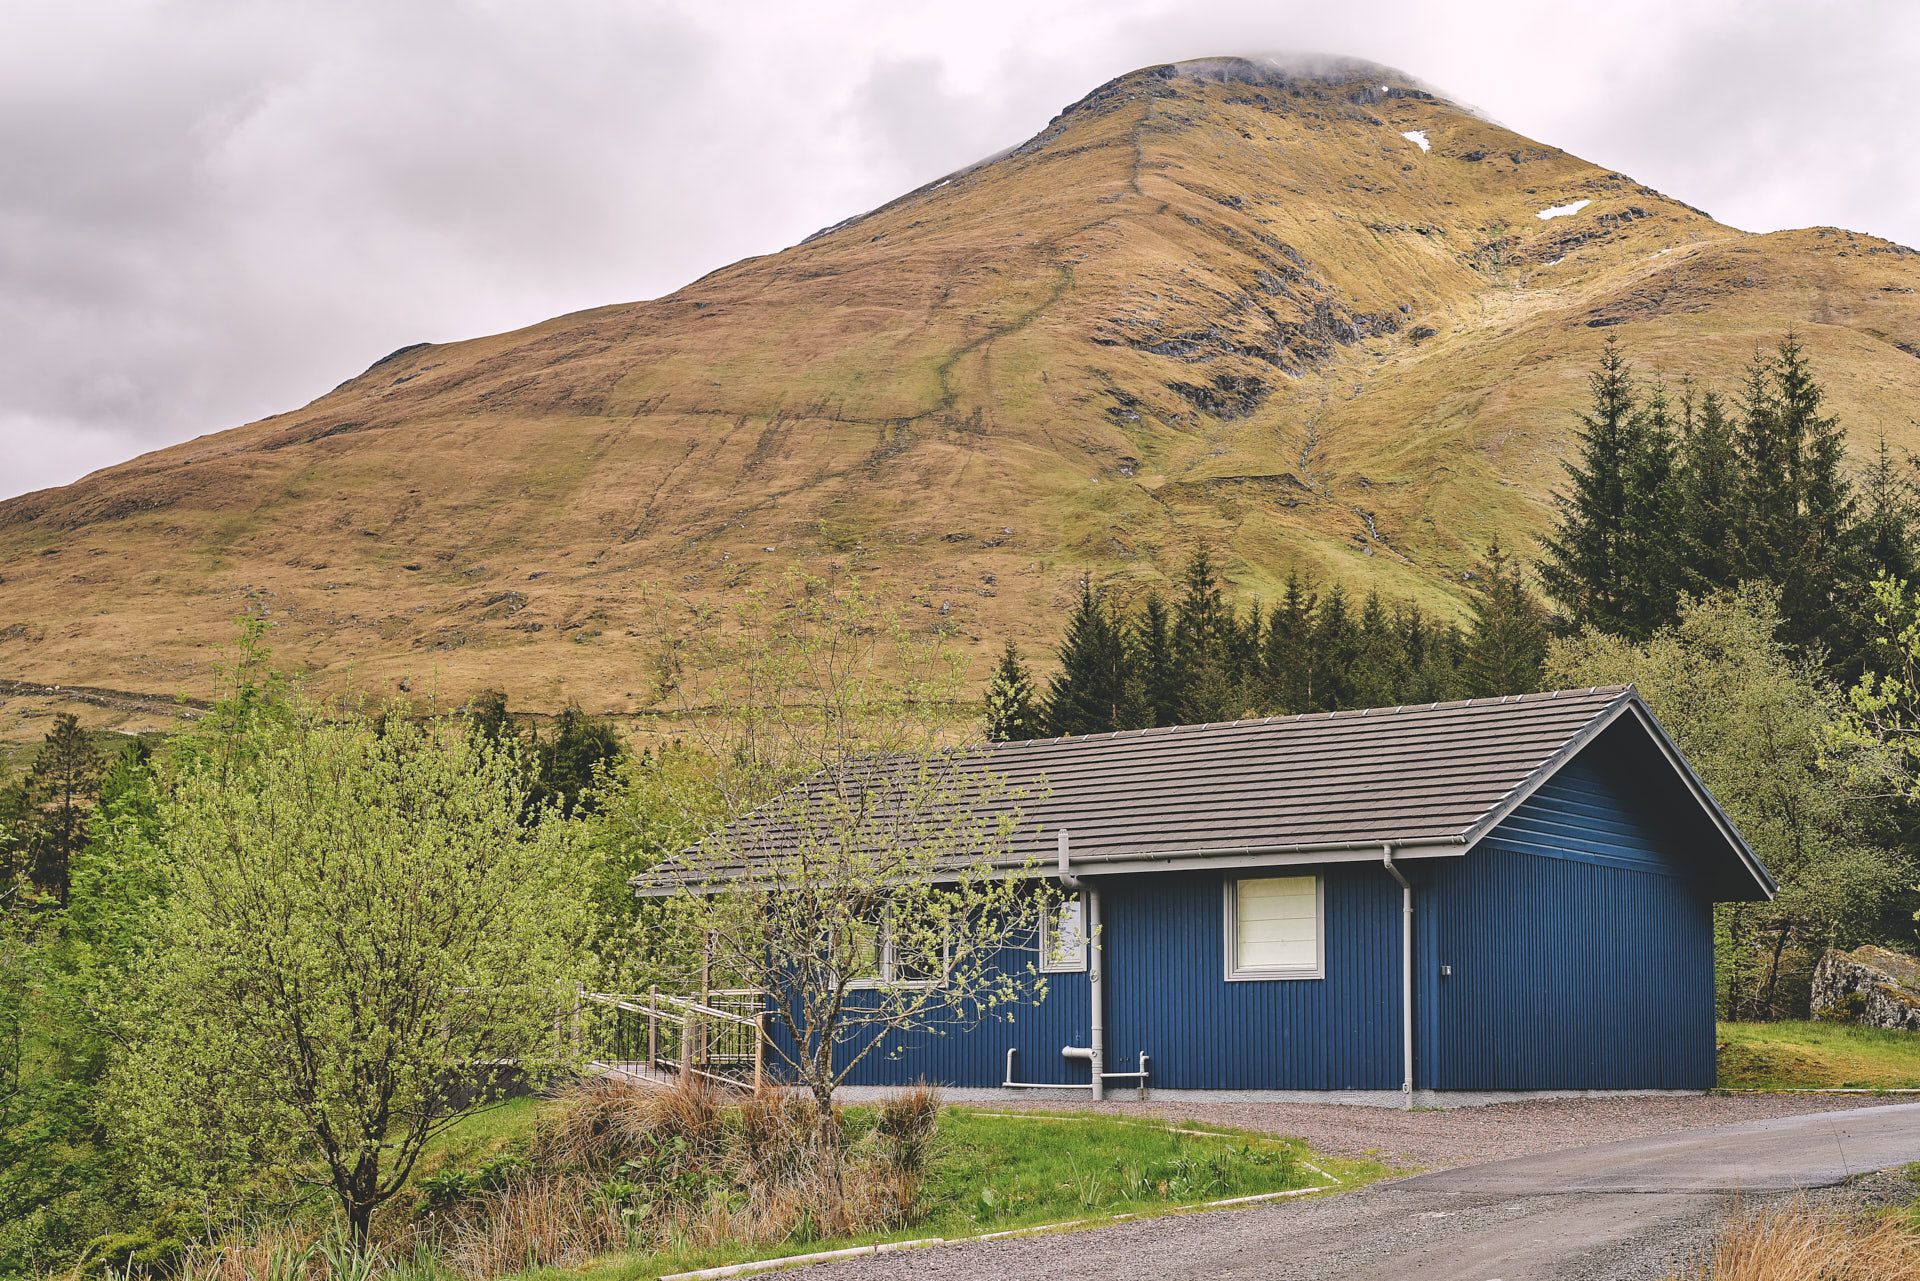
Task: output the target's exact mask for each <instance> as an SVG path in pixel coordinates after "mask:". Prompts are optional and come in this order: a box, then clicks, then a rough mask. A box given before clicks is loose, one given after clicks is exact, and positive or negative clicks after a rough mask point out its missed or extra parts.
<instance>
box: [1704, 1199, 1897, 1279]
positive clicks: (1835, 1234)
mask: <svg viewBox="0 0 1920 1281" xmlns="http://www.w3.org/2000/svg"><path fill="white" fill-rule="evenodd" d="M1674 1281H1920V1235H1916V1234H1915V1233H1914V1232H1913V1231H1912V1229H1911V1228H1910V1227H1908V1226H1907V1225H1906V1224H1904V1223H1902V1222H1901V1221H1900V1220H1898V1219H1892V1218H1868V1217H1864V1216H1858V1215H1836V1214H1823V1213H1819V1212H1816V1211H1814V1210H1810V1209H1808V1208H1807V1206H1806V1205H1804V1204H1795V1205H1791V1206H1788V1207H1787V1208H1785V1209H1780V1210H1774V1211H1770V1212H1764V1213H1760V1214H1753V1215H1747V1216H1745V1217H1742V1218H1740V1219H1737V1220H1736V1221H1735V1222H1734V1223H1732V1224H1731V1225H1729V1226H1728V1228H1727V1229H1726V1231H1725V1232H1723V1233H1722V1234H1721V1236H1720V1239H1719V1241H1718V1242H1717V1243H1716V1244H1715V1246H1714V1251H1713V1257H1712V1258H1711V1259H1710V1260H1708V1261H1707V1262H1706V1263H1703V1264H1701V1265H1700V1266H1699V1267H1698V1268H1697V1269H1695V1270H1694V1271H1692V1272H1688V1273H1684V1274H1676V1275H1675V1277H1674Z"/></svg>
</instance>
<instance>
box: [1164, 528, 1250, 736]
mask: <svg viewBox="0 0 1920 1281" xmlns="http://www.w3.org/2000/svg"><path fill="white" fill-rule="evenodd" d="M1185 578H1186V585H1185V590H1184V591H1183V592H1182V593H1181V596H1180V600H1179V601H1178V602H1177V603H1176V604H1175V606H1174V611H1173V656H1174V669H1175V671H1176V672H1177V674H1178V675H1177V681H1178V686H1179V696H1180V707H1179V720H1180V721H1182V722H1184V723H1187V724H1199V723H1203V722H1207V721H1216V720H1226V719H1229V718H1231V717H1233V716H1235V715H1237V714H1238V709H1237V708H1236V707H1235V706H1234V704H1235V703H1236V701H1238V700H1237V691H1236V690H1235V689H1234V680H1233V674H1232V671H1231V670H1230V662H1231V659H1230V655H1229V652H1228V646H1229V638H1230V636H1231V633H1232V631H1233V627H1234V618H1233V611H1232V610H1231V609H1229V608H1228V606H1227V599H1226V592H1225V590H1224V588H1223V587H1222V586H1221V583H1220V575H1219V572H1218V571H1217V570H1216V569H1215V568H1214V564H1213V556H1212V554H1211V553H1209V552H1208V550H1207V549H1206V548H1205V547H1204V546H1202V547H1199V548H1196V549H1195V550H1194V553H1193V555H1192V556H1191V557H1190V558H1189V559H1188V561H1187V568H1186V575H1185Z"/></svg>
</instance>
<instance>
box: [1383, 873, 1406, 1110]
mask: <svg viewBox="0 0 1920 1281" xmlns="http://www.w3.org/2000/svg"><path fill="white" fill-rule="evenodd" d="M1380 856H1381V860H1382V862H1383V864H1384V865H1385V867H1386V869H1387V875H1389V876H1391V877H1393V879H1394V880H1396V881H1398V882H1400V912H1401V922H1400V1058H1401V1076H1400V1092H1401V1093H1402V1094H1404V1095H1405V1096H1406V1106H1407V1107H1409V1108H1411V1107H1412V1106H1413V885H1412V884H1411V883H1410V882H1409V881H1408V880H1407V878H1406V877H1405V876H1403V875H1401V872H1400V869H1399V868H1397V867H1395V866H1394V865H1393V846H1392V845H1391V844H1387V845H1382V846H1381V847H1380Z"/></svg>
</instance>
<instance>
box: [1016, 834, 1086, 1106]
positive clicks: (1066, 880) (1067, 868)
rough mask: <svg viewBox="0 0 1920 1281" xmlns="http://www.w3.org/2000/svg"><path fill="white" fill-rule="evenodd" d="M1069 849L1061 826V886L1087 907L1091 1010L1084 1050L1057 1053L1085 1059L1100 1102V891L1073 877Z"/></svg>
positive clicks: (1084, 923) (1077, 1049) (1083, 926)
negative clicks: (1083, 897) (1080, 897)
mask: <svg viewBox="0 0 1920 1281" xmlns="http://www.w3.org/2000/svg"><path fill="white" fill-rule="evenodd" d="M1071 848H1072V841H1071V838H1069V837H1068V835H1067V829H1066V828H1064V827H1063V828H1061V829H1060V840H1059V846H1058V849H1059V858H1060V884H1061V885H1063V886H1065V887H1066V888H1067V889H1069V890H1077V891H1079V892H1080V893H1081V894H1083V895H1084V896H1085V904H1086V915H1085V919H1083V920H1082V921H1081V922H1080V927H1081V929H1082V930H1084V931H1085V932H1086V936H1087V1002H1088V1005H1089V1007H1090V1008H1089V1010H1088V1019H1087V1040H1088V1042H1089V1044H1088V1045H1087V1046H1086V1048H1085V1049H1084V1050H1083V1049H1080V1048H1079V1047H1077V1046H1067V1047H1066V1048H1065V1049H1063V1050H1061V1051H1060V1053H1061V1055H1062V1056H1063V1057H1065V1058H1069V1059H1078V1058H1085V1059H1086V1061H1087V1066H1088V1068H1089V1069H1090V1074H1091V1078H1092V1081H1093V1097H1094V1098H1096V1099H1102V1098H1105V1097H1106V1092H1107V1085H1106V1076H1105V1073H1106V1067H1107V1016H1106V1009H1107V1002H1106V991H1105V985H1104V984H1103V982H1102V981H1101V974H1100V972H1101V961H1102V960H1103V957H1102V955H1101V953H1102V944H1101V940H1100V891H1099V890H1097V889H1095V888H1094V887H1093V886H1091V885H1089V884H1087V883H1086V882H1085V881H1083V880H1081V879H1080V878H1079V877H1077V876H1075V875H1074V874H1073V869H1072V857H1071V854H1070V850H1071ZM1009 1075H1011V1073H1009Z"/></svg>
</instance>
